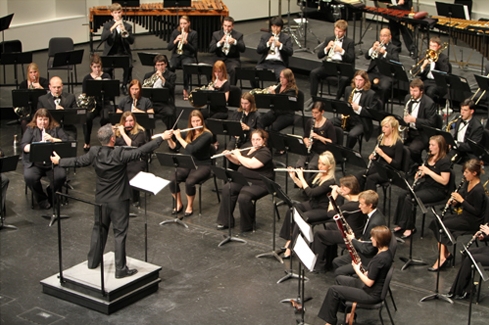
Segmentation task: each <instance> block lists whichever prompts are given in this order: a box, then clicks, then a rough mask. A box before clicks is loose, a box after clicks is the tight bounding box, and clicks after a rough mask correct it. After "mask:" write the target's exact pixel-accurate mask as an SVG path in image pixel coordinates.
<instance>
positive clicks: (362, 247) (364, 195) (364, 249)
mask: <svg viewBox="0 0 489 325" xmlns="http://www.w3.org/2000/svg"><path fill="white" fill-rule="evenodd" d="M378 203H379V195H378V194H377V192H374V191H372V190H366V191H363V192H361V193H360V194H359V195H358V207H359V208H360V210H361V211H362V213H363V214H365V215H367V220H366V221H365V226H364V227H363V229H362V233H361V235H360V238H358V239H355V238H356V237H355V234H351V235H346V236H347V237H348V240H349V241H350V242H351V243H352V245H353V247H355V250H356V251H357V252H358V255H359V256H360V258H361V259H362V263H364V264H367V265H368V263H369V262H370V260H371V259H372V257H374V256H375V254H376V253H377V248H376V247H375V246H373V243H372V241H371V240H370V235H369V234H370V232H371V231H372V228H374V227H377V226H384V225H385V224H386V222H385V218H384V215H383V214H382V212H380V210H378V209H377V205H378ZM333 268H334V269H335V275H349V274H354V273H355V271H354V270H353V268H352V265H351V257H350V256H349V255H348V254H345V255H342V256H339V257H337V258H335V259H334V260H333Z"/></svg>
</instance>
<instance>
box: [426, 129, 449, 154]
mask: <svg viewBox="0 0 489 325" xmlns="http://www.w3.org/2000/svg"><path fill="white" fill-rule="evenodd" d="M423 131H424V132H426V135H427V136H428V138H431V137H432V136H434V135H441V136H442V137H443V138H444V139H445V141H446V143H447V144H448V145H449V146H451V147H452V148H455V149H456V148H457V144H456V143H455V139H454V138H453V135H452V134H451V133H450V132H446V131H443V130H440V129H436V128H432V127H430V126H423Z"/></svg>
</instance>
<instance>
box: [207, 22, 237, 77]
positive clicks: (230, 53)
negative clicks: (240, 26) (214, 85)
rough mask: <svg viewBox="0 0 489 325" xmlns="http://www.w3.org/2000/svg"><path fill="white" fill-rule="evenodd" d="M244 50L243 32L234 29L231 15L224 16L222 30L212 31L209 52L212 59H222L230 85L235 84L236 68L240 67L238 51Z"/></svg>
mask: <svg viewBox="0 0 489 325" xmlns="http://www.w3.org/2000/svg"><path fill="white" fill-rule="evenodd" d="M245 50H246V46H245V43H244V40H243V34H242V33H240V32H238V31H236V30H234V19H233V17H229V16H228V17H224V20H223V21H222V30H218V31H215V32H214V33H212V40H211V43H210V45H209V52H210V53H214V61H217V60H221V61H224V63H225V64H226V70H227V72H228V74H229V82H230V83H231V85H236V68H239V67H241V60H240V53H244V51H245Z"/></svg>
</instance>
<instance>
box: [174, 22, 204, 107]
mask: <svg viewBox="0 0 489 325" xmlns="http://www.w3.org/2000/svg"><path fill="white" fill-rule="evenodd" d="M198 49H199V44H198V38H197V32H196V31H195V30H192V29H191V28H190V18H189V17H188V16H182V17H180V24H179V26H178V28H177V29H175V30H174V31H173V32H172V33H171V35H170V41H169V42H168V47H167V50H168V51H170V52H172V53H171V58H170V70H171V71H173V72H174V71H175V69H177V68H183V65H184V64H189V63H196V62H197V51H198ZM191 77H192V76H191V75H184V76H183V100H188V89H189V85H190V78H191Z"/></svg>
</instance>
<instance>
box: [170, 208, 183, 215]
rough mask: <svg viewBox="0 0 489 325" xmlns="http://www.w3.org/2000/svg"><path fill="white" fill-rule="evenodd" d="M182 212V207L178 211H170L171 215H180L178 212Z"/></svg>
mask: <svg viewBox="0 0 489 325" xmlns="http://www.w3.org/2000/svg"><path fill="white" fill-rule="evenodd" d="M182 211H183V206H182V207H180V209H178V210H176V209H173V210H172V212H171V214H173V215H175V214H179V213H180V212H182Z"/></svg>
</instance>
